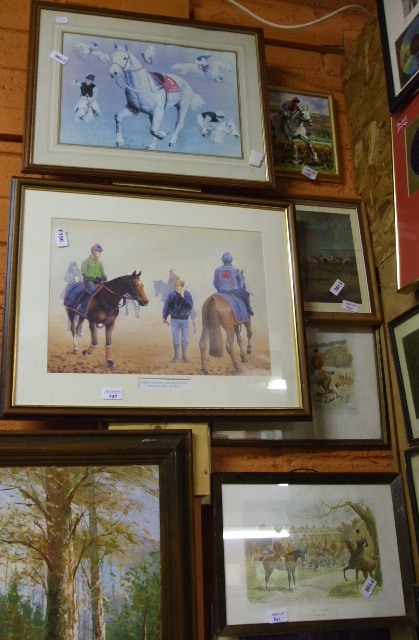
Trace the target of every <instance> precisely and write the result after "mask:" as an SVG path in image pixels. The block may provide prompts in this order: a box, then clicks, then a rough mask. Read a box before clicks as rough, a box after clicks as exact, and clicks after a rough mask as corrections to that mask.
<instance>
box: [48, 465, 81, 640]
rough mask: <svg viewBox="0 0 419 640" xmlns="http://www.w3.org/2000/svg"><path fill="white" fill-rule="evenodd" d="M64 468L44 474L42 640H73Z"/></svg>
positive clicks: (68, 499) (68, 510)
mask: <svg viewBox="0 0 419 640" xmlns="http://www.w3.org/2000/svg"><path fill="white" fill-rule="evenodd" d="M69 489H70V481H69V474H68V469H65V468H56V467H53V468H51V469H50V470H49V472H48V473H47V480H46V494H47V500H46V503H45V508H46V513H45V517H46V522H47V567H48V570H47V579H48V583H47V595H48V600H47V612H46V618H47V619H46V634H45V640H77V613H76V594H75V581H74V549H73V539H72V535H73V531H72V518H71V500H72V498H71V497H70V491H69Z"/></svg>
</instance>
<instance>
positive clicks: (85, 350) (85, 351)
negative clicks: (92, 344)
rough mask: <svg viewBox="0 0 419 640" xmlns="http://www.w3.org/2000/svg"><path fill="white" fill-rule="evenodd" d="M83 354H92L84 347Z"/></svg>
mask: <svg viewBox="0 0 419 640" xmlns="http://www.w3.org/2000/svg"><path fill="white" fill-rule="evenodd" d="M82 354H83V355H84V356H90V353H89V352H88V351H87V349H83V351H82Z"/></svg>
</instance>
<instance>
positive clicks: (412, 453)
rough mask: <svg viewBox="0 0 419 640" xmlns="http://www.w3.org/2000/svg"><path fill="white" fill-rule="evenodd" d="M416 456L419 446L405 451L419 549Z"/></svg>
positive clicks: (418, 593) (417, 593) (417, 596)
mask: <svg viewBox="0 0 419 640" xmlns="http://www.w3.org/2000/svg"><path fill="white" fill-rule="evenodd" d="M414 458H415V459H416V461H417V462H419V447H413V448H411V449H407V450H406V451H405V452H404V459H405V463H406V477H407V486H408V489H409V497H410V507H411V510H412V515H413V525H414V529H415V532H416V546H417V547H418V549H419V473H418V470H417V469H418V468H419V467H417V469H413V459H414ZM415 472H416V473H415ZM415 599H416V601H417V602H418V604H419V589H418V586H417V585H416V589H415ZM418 611H419V608H418Z"/></svg>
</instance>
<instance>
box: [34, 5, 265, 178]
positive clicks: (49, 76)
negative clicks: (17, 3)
mask: <svg viewBox="0 0 419 640" xmlns="http://www.w3.org/2000/svg"><path fill="white" fill-rule="evenodd" d="M66 34H69V35H68V37H72V38H74V36H75V35H78V34H80V43H81V44H82V45H86V47H87V49H86V51H85V50H84V49H82V53H81V54H78V50H77V49H76V46H77V44H78V43H77V42H76V43H75V44H74V43H73V44H72V45H71V47H70V44H69V50H68V51H67V49H64V50H63V51H62V49H63V41H64V36H65V35H66ZM101 38H102V39H103V40H101ZM105 39H106V45H105V44H102V45H101V44H100V43H101V42H103V43H104V42H105ZM94 40H97V41H98V42H96V43H95V44H96V46H97V49H95V50H94V53H96V51H97V52H98V54H105V55H106V56H107V58H104V57H103V56H102V58H98V56H97V55H93V54H92V53H91V52H90V53H91V54H90V55H89V49H88V45H89V43H90V42H93V41H94ZM130 41H131V42H132V43H133V44H134V45H138V46H139V45H140V43H144V48H146V47H147V48H148V47H149V46H150V44H152V45H153V46H154V45H156V47H155V49H157V50H158V48H159V46H160V47H161V48H160V50H162V47H163V46H164V43H165V42H168V43H170V46H171V49H170V52H171V53H170V55H172V56H173V55H174V54H173V51H172V48H174V47H176V46H178V49H179V51H184V52H185V51H186V49H185V47H186V48H188V47H190V49H191V51H190V56H189V57H188V58H187V59H188V60H189V58H190V60H191V64H193V63H194V58H195V56H198V53H202V54H205V53H208V52H209V53H210V55H211V56H212V57H211V60H213V61H214V62H215V63H216V62H219V61H220V60H221V61H222V56H223V55H226V56H227V55H228V56H230V57H231V60H233V59H234V64H235V66H236V71H235V70H234V69H232V70H233V72H235V73H236V78H235V79H234V80H235V82H234V84H233V83H232V82H231V83H230V84H231V87H232V91H235V94H234V96H235V97H234V99H235V101H237V109H236V106H234V108H233V106H232V105H231V104H230V103H231V102H232V100H230V101H229V102H227V101H226V104H223V101H222V98H223V94H222V93H220V97H219V98H217V95H218V93H219V91H218V90H219V87H220V86H221V85H222V84H223V82H227V79H228V78H229V77H231V74H230V76H228V72H227V71H225V73H224V76H225V77H224V79H223V80H221V81H215V80H214V79H212V78H209V77H208V75H206V76H205V77H204V73H203V72H198V66H197V70H196V71H193V72H187V73H186V75H185V72H184V71H179V72H177V75H178V76H180V79H181V80H180V81H184V80H185V79H186V80H187V81H188V82H189V84H190V85H191V86H192V90H194V93H195V94H197V95H200V93H199V88H200V87H202V92H203V93H208V96H206V98H203V99H204V101H205V104H204V105H201V106H200V107H199V108H198V107H197V109H198V110H195V111H191V113H192V114H193V117H192V115H190V114H189V113H187V120H186V124H187V127H188V128H187V129H186V128H184V129H183V140H185V141H186V140H188V141H189V139H190V140H191V143H189V142H188V143H187V144H189V147H188V146H184V147H182V149H179V151H182V153H177V152H176V144H177V145H178V148H179V145H180V142H179V139H178V142H177V143H176V144H174V145H172V146H171V147H170V148H169V138H170V135H169V134H168V135H167V136H166V138H165V140H166V142H163V143H159V142H158V143H157V149H156V150H153V149H152V147H150V141H152V140H153V136H152V135H151V134H150V135H149V134H148V131H149V128H150V123H149V118H148V115H146V114H144V113H141V114H140V115H138V116H137V118H135V127H140V131H142V127H143V128H144V136H145V135H146V132H147V138H148V141H147V140H146V139H145V137H144V141H143V140H141V142H137V138H136V137H135V134H136V132H134V131H133V137H132V142H130V144H131V146H133V147H134V148H125V147H124V146H123V143H122V142H119V141H117V139H116V135H115V118H114V114H115V113H116V112H117V111H119V110H120V109H122V108H123V107H124V106H125V104H126V97H125V92H124V81H123V80H122V81H120V82H119V84H118V86H117V87H116V89H115V81H114V80H113V79H112V78H111V77H110V74H109V73H108V66H109V65H110V61H111V54H112V52H113V51H114V48H113V47H114V43H115V44H118V45H120V46H122V47H124V46H126V44H127V43H128V42H130ZM98 43H99V44H98ZM189 43H190V44H189ZM101 48H102V49H106V51H105V50H103V51H102V50H101ZM64 52H65V54H66V55H65V59H66V61H65V62H64V64H63V63H62V62H61V58H62V55H63V53H64ZM54 53H55V55H52V54H54ZM57 54H58V55H57ZM217 54H218V55H219V56H220V58H219V59H217V58H216V56H217ZM167 56H169V53H167ZM198 57H199V56H198ZM79 58H82V59H81V61H80V63H78V67H76V66H75V65H76V62H77V60H78V59H79ZM146 58H147V59H146ZM155 58H156V59H155V66H154V67H153V62H152V58H150V56H146V57H145V58H144V60H145V62H146V63H147V65H145V64H144V65H143V66H145V68H146V69H147V70H149V69H150V70H151V71H157V72H160V74H161V73H162V72H163V73H166V74H169V73H172V74H173V73H176V70H175V71H173V70H171V69H172V67H173V66H175V65H173V64H172V62H173V61H174V60H173V59H171V60H170V59H169V60H168V61H167V63H165V64H163V62H160V64H161V65H163V66H162V67H160V68H158V67H157V65H158V59H159V58H158V51H157V54H156V56H155ZM197 59H198V58H197ZM28 61H29V63H28V83H27V100H26V121H25V129H24V131H25V132H24V154H23V170H24V172H25V173H37V174H40V173H41V174H48V175H51V174H56V173H58V174H64V175H66V176H68V175H70V174H74V175H80V174H83V175H87V176H90V179H91V180H95V181H96V180H99V179H101V178H106V179H107V180H109V179H110V180H112V181H114V182H116V181H118V182H122V181H124V182H125V183H127V182H135V183H138V181H139V180H141V181H146V182H149V181H150V180H152V179H155V178H156V177H157V176H158V177H159V180H160V182H168V183H175V185H176V186H178V185H179V184H180V183H184V185H185V186H189V187H190V186H191V185H194V184H195V183H198V187H201V186H202V185H204V184H205V185H208V184H232V183H234V184H237V183H239V184H242V185H244V186H246V185H247V186H252V188H255V187H273V185H274V181H275V173H274V169H273V162H272V152H271V146H270V144H269V137H268V134H267V130H268V126H269V120H268V105H267V89H266V78H265V75H266V69H265V51H264V47H263V31H262V30H261V29H257V28H250V27H237V26H229V27H227V26H225V25H218V24H212V23H203V22H198V21H192V20H182V19H180V18H179V19H175V18H170V19H169V18H164V17H161V16H153V15H143V14H139V13H134V12H127V11H114V10H111V9H103V8H101V9H99V8H94V9H93V8H90V7H83V6H77V5H71V4H69V5H67V4H66V5H65V7H63V5H61V4H53V3H46V2H44V1H43V0H33V3H32V9H31V16H30V42H29V56H28ZM224 62H225V64H227V63H226V61H224ZM176 64H181V63H179V62H176ZM182 64H187V63H184V62H182ZM69 65H73V66H74V69H77V72H78V75H77V78H78V79H79V80H81V79H84V76H85V74H86V73H92V72H93V75H94V76H95V82H96V84H99V88H98V91H99V94H98V104H99V103H100V101H101V100H102V107H100V110H101V111H102V115H101V117H100V118H95V119H93V122H90V123H85V122H80V123H78V124H76V125H74V123H73V124H72V125H71V126H72V127H73V133H72V132H71V130H69V133H68V135H66V136H64V137H63V138H62V139H63V143H61V136H62V133H61V131H62V127H63V126H64V124H65V126H66V127H67V126H68V127H69V126H70V123H72V122H73V119H74V116H73V114H72V113H70V104H69V105H68V106H66V105H67V102H69V100H70V98H68V99H67V98H66V100H63V101H62V102H61V96H62V95H67V94H64V93H62V92H63V91H64V89H66V87H67V86H68V82H69V81H70V78H66V82H65V83H64V82H63V81H62V77H63V76H64V75H65V74H70V67H69ZM105 65H107V66H105ZM67 68H68V71H67ZM121 68H122V67H121ZM71 71H72V72H73V68H72V69H71ZM245 74H246V75H245ZM197 76H198V80H197V79H196V78H197ZM200 76H202V78H203V80H202V78H201V77H200ZM74 79H75V77H74V75H73V76H72V80H71V81H73V80H74ZM117 80H118V78H117ZM46 81H47V82H46ZM204 81H205V82H204ZM199 82H201V84H200V85H199ZM203 82H204V84H203ZM45 83H46V84H45ZM205 83H206V84H205ZM209 83H212V84H209ZM194 85H195V86H194ZM195 87H196V88H195ZM207 87H210V88H207ZM115 92H117V93H115ZM172 93H174V92H173V90H172ZM119 95H120V99H119ZM74 96H75V102H77V99H78V97H80V96H77V94H74ZM116 96H118V97H116ZM201 97H203V96H201ZM105 98H106V101H105ZM209 98H211V99H209ZM119 103H120V104H119ZM62 105H64V107H65V113H66V114H67V113H68V112H69V115H68V118H67V116H66V118H64V117H63V116H61V111H62V110H63V106H62ZM72 106H73V103H72V104H71V108H72ZM103 106H105V110H104V109H103ZM236 110H237V116H236ZM170 111H174V109H170ZM208 111H210V112H214V113H215V112H217V111H223V113H224V117H225V119H226V120H228V119H231V118H233V116H234V119H236V117H237V119H238V120H239V122H238V123H237V124H236V127H237V128H238V130H239V133H240V143H241V147H240V148H238V149H236V148H234V153H231V154H230V155H228V153H227V154H223V152H222V147H220V145H219V144H217V142H213V143H212V145H213V146H212V147H211V143H210V142H208V141H207V140H204V138H203V136H202V135H201V132H200V129H199V126H198V124H197V122H196V118H197V115H198V114H199V113H200V112H208ZM168 117H169V119H170V118H171V116H168ZM96 121H97V122H96ZM99 121H101V122H102V128H101V129H100V130H98V131H97V132H96V133H95V134H93V133H91V134H89V135H90V136H93V135H95V137H94V138H92V139H91V140H90V139H89V138H87V140H86V139H85V136H86V133H85V131H86V130H87V129H86V128H88V127H92V124H93V126H96V125H97V124H98V123H99ZM62 123H64V124H62ZM66 123H67V124H66ZM144 123H145V124H144ZM80 125H81V127H82V128H83V127H85V129H84V130H83V131H84V133H83V134H80V133H79V131H80V130H75V131H74V126H76V127H80ZM123 126H124V125H123ZM103 127H106V128H105V129H103ZM161 129H163V130H164V123H163V125H162V127H161ZM172 130H173V129H172V127H170V133H171V132H172ZM111 131H112V133H111ZM185 131H187V132H188V133H187V134H185ZM159 134H160V131H159ZM180 134H182V131H181V132H180ZM186 135H189V138H186ZM77 136H78V137H77ZM80 136H81V137H80ZM191 136H193V139H192V137H191ZM157 137H158V136H155V137H154V140H157ZM67 138H68V140H69V142H68V141H67ZM230 138H231V136H230ZM85 140H86V141H85ZM159 144H160V146H159ZM199 145H200V146H199ZM214 145H215V151H214ZM197 146H199V149H196V147H197ZM95 147H99V148H100V149H99V151H100V152H98V151H97V150H95ZM149 147H150V148H149ZM150 149H151V150H150ZM217 149H218V153H217Z"/></svg>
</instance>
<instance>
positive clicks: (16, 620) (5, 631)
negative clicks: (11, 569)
mask: <svg viewBox="0 0 419 640" xmlns="http://www.w3.org/2000/svg"><path fill="white" fill-rule="evenodd" d="M0 620H1V624H0V640H24V639H25V638H30V639H31V640H42V639H43V637H44V620H43V616H42V612H41V610H40V608H39V607H38V606H35V607H32V605H31V603H30V601H29V599H28V598H26V597H24V596H21V595H20V594H19V591H18V584H17V582H16V581H13V582H11V584H10V585H9V590H8V592H7V594H6V595H0Z"/></svg>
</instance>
